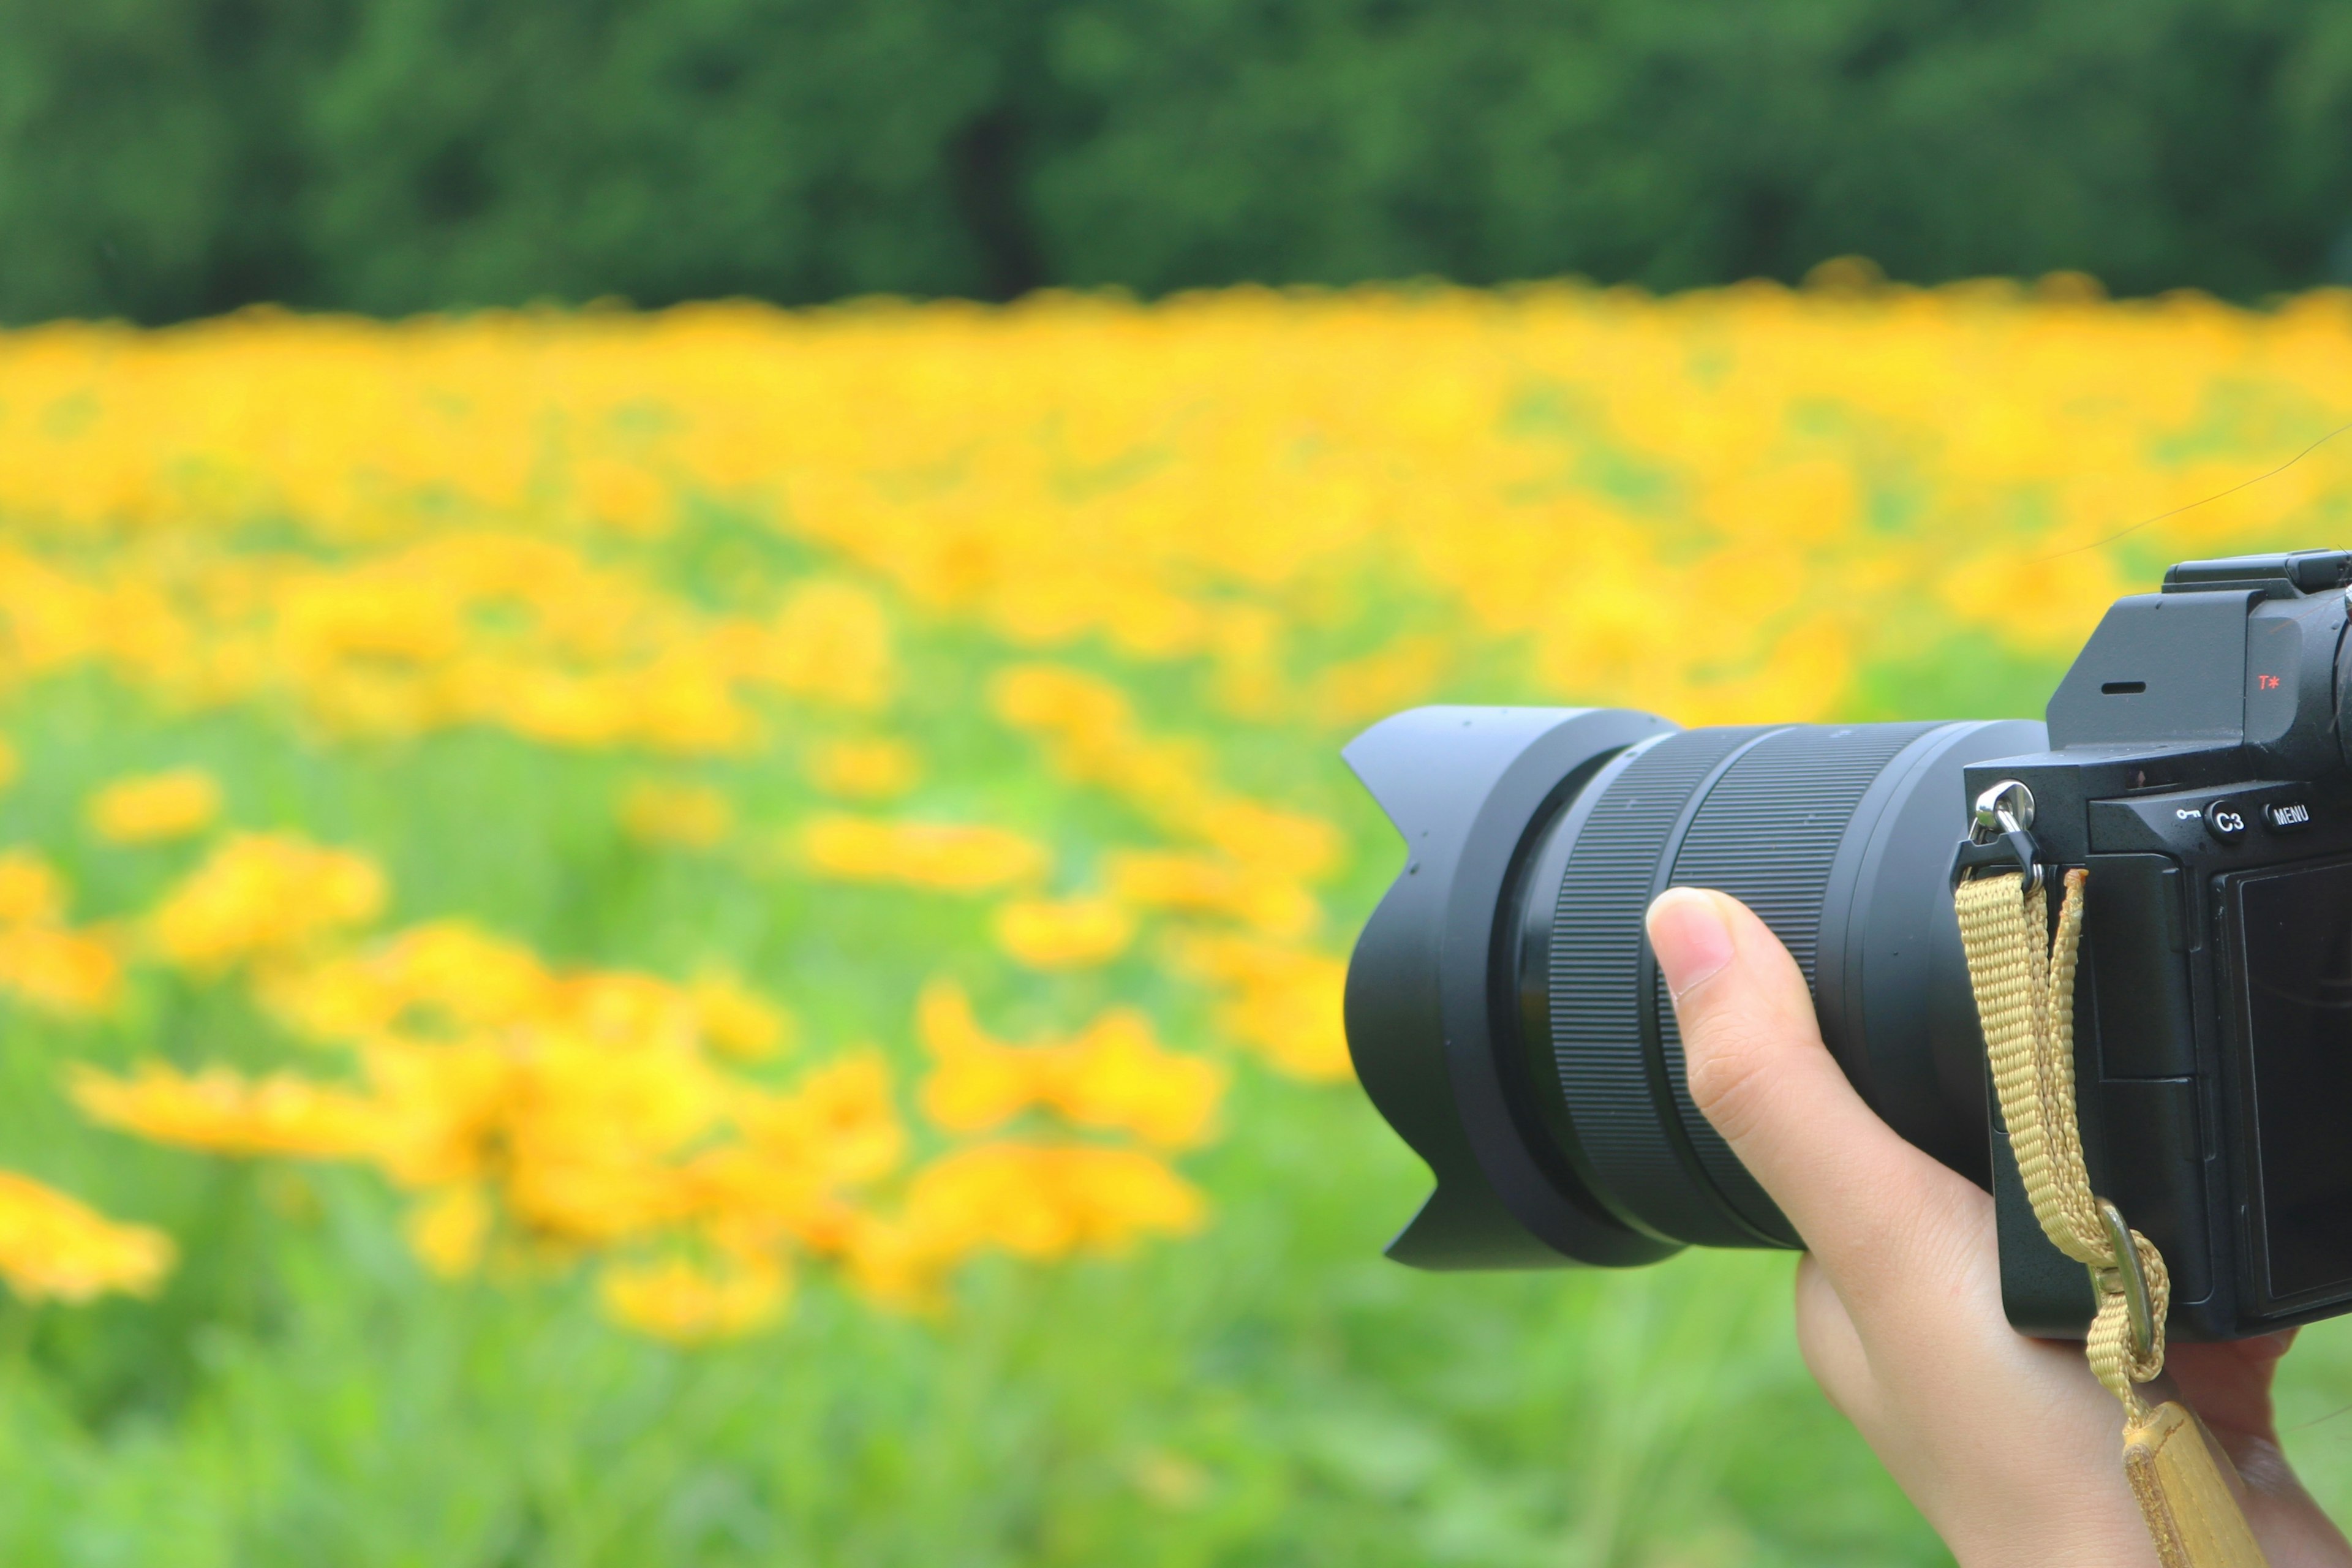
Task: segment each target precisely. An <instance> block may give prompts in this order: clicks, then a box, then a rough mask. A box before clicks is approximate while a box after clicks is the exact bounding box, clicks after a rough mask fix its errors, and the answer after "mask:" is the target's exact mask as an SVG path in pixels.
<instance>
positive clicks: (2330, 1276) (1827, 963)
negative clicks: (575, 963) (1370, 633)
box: [1345, 550, 2352, 1339]
mask: <svg viewBox="0 0 2352 1568" xmlns="http://www.w3.org/2000/svg"><path fill="white" fill-rule="evenodd" d="M2347 584H2352V553H2347V552H2343V551H2319V550H2314V551H2300V552H2294V553H2290V554H2282V555H2261V556H2242V557H2236V558H2232V559H2228V560H2217V561H2192V562H2184V563H2180V564H2178V565H2176V566H2174V567H2172V568H2171V569H2170V570H2169V571H2168V572H2167V573H2166V574H2165V577H2164V581H2163V585H2162V591H2161V592H2159V593H2155V594H2139V595H2129V596H2127V597H2125V598H2123V599H2119V600H2117V601H2116V603H2115V605H2112V606H2111V607H2110V608H2109V609H2108V610H2107V612H2106V614H2105V617H2104V618H2103V619H2102V620H2101V621H2100V623H2099V626H2098V628H2097V630H2096V631H2095V632H2094V633H2093V634H2092V636H2091V638H2090V640H2089V641H2088V642H2087V643H2086V644H2085V645H2084V647H2083V649H2082V651H2081V653H2080V654H2079V655H2077V656H2076V658H2075V659H2074V664H2073V667H2072V668H2070V669H2069V670H2068V671H2067V673H2066V676H2065V678H2064V679H2063V680H2062V681H2061V682H2060V683H2059V685H2058V687H2057V689H2056V691H2055V692H2054V693H2053V695H2052V697H2051V699H2050V703H2049V708H2048V710H2047V713H2046V724H2045V723H2035V722H2032V721H2021V720H1994V721H1936V722H1916V723H1882V724H1850V725H1823V724H1755V725H1742V726H1735V727H1725V728H1707V729H1696V730H1683V729H1680V728H1677V727H1676V726H1675V725H1674V724H1673V723H1671V722H1669V721H1666V720H1664V719H1662V718H1658V717H1656V716H1654V715H1652V714H1648V713H1641V712H1634V711H1630V710H1622V709H1541V708H1473V707H1432V708H1419V709H1414V710H1410V711H1408V712H1403V713H1399V714H1396V715H1394V716H1393V717H1391V718H1389V719H1386V720H1383V721H1381V722H1380V723H1378V724H1375V725H1373V726H1372V727H1371V728H1370V730H1368V731H1365V732H1364V733H1363V734H1361V735H1360V736H1359V737H1358V738H1357V739H1356V740H1355V741H1354V742H1351V743H1350V744H1349V747H1348V748H1347V751H1346V753H1345V754H1346V758H1347V761H1348V763H1349V766H1350V767H1352V768H1353V769H1354V771H1355V773H1356V774H1357V776H1358V777H1359V778H1360V780H1361V781H1362V782H1363V784H1364V785H1365V786H1366V788H1367V789H1369V790H1370V793H1371V795H1372V796H1373V797H1374V799H1375V800H1376V801H1378V803H1379V804H1380V805H1381V809H1382V810H1384V811H1385V812H1386V813H1387V814H1388V816H1389V817H1390V819H1391V821H1392V822H1393V823H1394V824H1395V826H1396V827H1397V829H1398V830H1399V832H1400V833H1401V834H1402V836H1403V838H1404V843H1405V862H1404V865H1403V867H1402V870H1401V871H1400V872H1399V874H1398V876H1397V878H1396V880H1395V881H1394V883H1393V884H1392V885H1391V887H1390V889H1389V890H1388V891H1387V893H1386V894H1385V895H1384V896H1383V897H1382V899H1381V903H1380V905H1379V907H1378V908H1377V909H1376V910H1374V912H1373V913H1372V915H1371V917H1370V921H1368V922H1367V923H1366V925H1365V927H1364V930H1363V932H1362V934H1361V936H1360V938H1359V940H1358V942H1357V943H1356V947H1355V952H1354V953H1353V956H1352V957H1351V959H1350V960H1349V969H1348V982H1347V996H1346V1023H1347V1034H1348V1042H1349V1051H1350V1053H1351V1055H1352V1057H1353V1059H1354V1062H1355V1067H1356V1072H1357V1076H1358V1078H1359V1079H1360V1081H1361V1082H1362V1084H1363V1086H1364V1088H1365V1089H1366V1091H1367V1092H1368V1094H1369V1095H1370V1098H1371V1100H1372V1102H1373V1104H1374V1106H1375V1107H1377V1108H1378V1110H1380V1112H1381V1115H1382V1116H1383V1117H1385V1118H1386V1119H1387V1121H1389V1123H1390V1124H1391V1126H1392V1127H1393V1128H1394V1129H1395V1130H1396V1131H1397V1132H1398V1133H1399V1134H1400V1135H1401V1136H1402V1138H1403V1139H1404V1140H1405V1142H1407V1143H1409V1144H1410V1145H1411V1146H1412V1148H1413V1150H1414V1151H1415V1152H1418V1153H1419V1154H1420V1156H1421V1157H1422V1159H1423V1161H1425V1162H1426V1163H1428V1165H1429V1167H1430V1170H1431V1172H1432V1173H1433V1175H1434V1176H1435V1178H1436V1189H1435V1191H1434V1192H1433V1194H1431V1195H1430V1197H1429V1199H1428V1200H1427V1202H1426V1203H1425V1204H1424V1205H1423V1206H1422V1208H1421V1210H1420V1211H1419V1212H1418V1213H1417V1214H1416V1215H1413V1217H1412V1220H1411V1221H1410V1222H1409V1223H1408V1224H1407V1225H1406V1226H1404V1228H1403V1229H1402V1231H1401V1232H1400V1233H1399V1234H1398V1235H1397V1237H1395V1239H1394V1240H1393V1241H1392V1242H1391V1244H1390V1246H1389V1248H1388V1251H1389V1255H1390V1256H1391V1258H1396V1259H1398V1260H1399V1261H1401V1262H1404V1263H1408V1264H1412V1265H1416V1266H1418V1267H1422V1268H1528V1267H1546V1266H1559V1265H1577V1264H1583V1265H1596V1266H1602V1267H1622V1266H1630V1265H1637V1264H1643V1263H1648V1262H1652V1261H1654V1260H1656V1259H1659V1258H1664V1257H1666V1256H1667V1255H1668V1254H1670V1253H1673V1252H1675V1251H1676V1250H1678V1249H1679V1248H1681V1247H1685V1246H1704V1247H1801V1246H1802V1245H1803V1244H1802V1241H1801V1238H1800V1237H1798V1236H1797V1234H1796V1233H1795V1231H1794V1230H1793V1229H1792V1228H1791V1227H1790V1225H1789V1222H1788V1221H1787V1219H1786V1218H1785V1217H1784V1216H1782V1215H1781V1214H1780V1211H1779V1209H1778V1208H1777V1207H1776V1206H1775V1205H1773V1203H1772V1201H1771V1200H1770V1198H1769V1197H1768V1196H1767V1195H1766V1194H1765V1193H1764V1192H1763V1190H1762V1189H1761V1188H1760V1187H1759V1186H1758V1185H1757V1184H1756V1183H1755V1181H1754V1180H1753V1179H1752V1178H1751V1177H1750V1176H1749V1175H1748V1173H1747V1171H1746V1170H1745V1169H1744V1168H1743V1167H1742V1166H1741V1165H1740V1163H1739V1162H1738V1159H1737V1158H1736V1157H1735V1156H1734V1155H1733V1153H1732V1152H1731V1150H1730V1149H1729V1147H1728V1146H1727V1145H1726V1144H1725V1142H1723V1140H1722V1139H1721V1138H1720V1137H1719V1136H1717V1133H1716V1132H1715V1131H1714V1129H1713V1128H1712V1127H1710V1126H1709V1125H1708V1124H1707V1122H1706V1119H1705V1118H1704V1117H1703V1116H1701V1115H1700V1114H1699V1112H1698V1110H1697V1108H1696V1106H1695V1105H1694V1104H1693V1103H1692V1100H1691V1097H1690V1093H1689V1089H1688V1086H1687V1084H1686V1083H1685V1074H1684V1065H1683V1051H1682V1043H1681V1039H1680V1037H1679V1036H1678V1035H1677V1033H1676V1030H1675V1015H1674V1007H1673V1004H1672V1000H1671V998H1669V996H1668V995H1667V994H1666V990H1665V986H1664V982H1663V981H1662V979H1661V978H1660V976H1659V973H1658V966H1657V963H1656V959H1655V957H1654V955H1653V954H1652V952H1650V950H1649V946H1648V943H1647V941H1646V939H1645V937H1644V935H1643V911H1644V910H1646V909H1647V907H1648V905H1649V903H1650V900H1652V899H1653V898H1654V897H1655V896H1656V895H1657V894H1658V893H1660V892H1662V891H1664V889H1667V888H1669V887H1675V886H1685V885H1686V886H1697V887H1707V888H1715V889H1721V890H1723V891H1724V892H1727V893H1729V894H1731V895H1733V896H1734V897H1736V898H1738V899H1739V900H1742V901H1744V902H1745V903H1747V904H1748V907H1749V908H1751V909H1753V910H1755V911H1756V912H1757V914H1758V915H1759V916H1761V917H1762V919H1763V920H1764V921H1765V923H1766V924H1767V925H1769V927H1770V928H1771V929H1772V931H1774V932H1775V933H1776V934H1777V935H1778V936H1779V937H1780V940H1781V941H1782V942H1784V943H1786V944H1787V946H1788V948H1789V951H1790V952H1791V953H1792V954H1793V955H1794V956H1795V958H1796V960H1797V963H1798V964H1799V965H1800V966H1801V968H1802V970H1803V972H1804V974H1805V978H1806V981H1807V982H1808V984H1810V985H1811V989H1812V994H1813V1001H1814V1005H1815V1010H1816V1012H1817V1015H1818V1016H1819V1018H1820V1021H1821V1026H1822V1037H1823V1039H1824V1041H1825V1042H1826V1043H1827V1045H1828V1047H1829V1048H1830V1050H1831V1051H1832V1053H1833V1054H1834V1056H1835V1058H1836V1059H1837V1061H1838V1062H1839V1064H1840V1066H1841V1067H1842V1068H1843V1069H1844V1071H1845V1073H1846V1075H1847V1077H1848V1078H1849V1079H1851V1080H1852V1082H1853V1085H1854V1087H1855V1088H1856V1089H1858V1090H1859V1091H1860V1092H1861V1094H1862V1096H1863V1098H1864V1100H1866V1101H1868V1102H1869V1104H1870V1105H1871V1106H1872V1108H1873V1109H1874V1110H1876V1111H1877V1112H1878V1114H1879V1115H1880V1116H1882V1117H1884V1118H1885V1120H1886V1121H1887V1122H1888V1123H1889V1124H1890V1125H1892V1126H1893V1127H1894V1128H1895V1131H1898V1132H1900V1133H1901V1134H1903V1135H1904V1136H1905V1137H1906V1138H1907V1139H1909V1140H1910V1141H1911V1142H1913V1143H1915V1144H1916V1145H1917V1146H1918V1147H1920V1148H1921V1149H1924V1150H1926V1151H1927V1152H1928V1153H1930V1154H1932V1155H1934V1156H1935V1157H1936V1158H1937V1159H1938V1160H1940V1161H1942V1162H1943V1163H1945V1164H1947V1165H1948V1166H1950V1167H1951V1168H1952V1169H1954V1170H1956V1171H1958V1172H1959V1173H1962V1174H1963V1175H1966V1176H1968V1177H1969V1178H1970V1179H1971V1180H1973V1181H1975V1182H1976V1183H1977V1184H1979V1185H1980V1186H1983V1187H1985V1188H1987V1189H1989V1190H1990V1192H1991V1193H1992V1194H1993V1197H1994V1203H1995V1213H1996V1216H1997V1221H1998V1226H1999V1232H2000V1272H2001V1290H2002V1296H2003V1300H2004V1304H2005V1306H2006V1309H2007V1310H2008V1314H2009V1317H2010V1321H2011V1322H2012V1323H2014V1324H2015V1325H2016V1326H2017V1327H2018V1328H2019V1329H2021V1330H2022V1331H2026V1332H2029V1333H2033V1334H2040V1335H2045V1336H2052V1337H2064V1336H2074V1337H2080V1336H2081V1334H2082V1333H2083V1332H2084V1327H2085V1325H2086V1324H2087V1323H2088V1322H2089V1321H2090V1319H2091V1316H2092V1313H2093V1306H2094V1303H2093V1298H2092V1291H2091V1286H2090V1282H2089V1279H2088V1278H2087V1276H2086V1274H2085V1271H2084V1268H2083V1267H2082V1266H2081V1265H2080V1264H2078V1263H2074V1262H2073V1261H2071V1260H2069V1259H2068V1258H2065V1257H2064V1256H2063V1255H2062V1254H2061V1253H2059V1252H2058V1251H2057V1249H2056V1248H2055V1247H2053V1246H2052V1245H2051V1244H2050V1242H2049V1241H2048V1240H2047V1239H2046V1238H2045V1237H2043V1235H2042V1230H2041V1227H2040V1226H2038V1225H2037V1224H2036V1223H2035V1221H2034V1218H2033V1214H2032V1207H2031V1205H2029V1203H2028V1202H2027V1199H2026V1194H2025V1190H2024V1187H2023V1185H2022V1184H2021V1181H2020V1179H2019V1176H2018V1173H2017V1166H2016V1163H2015V1161H2014V1159H2013V1158H2012V1157H2011V1154H2010V1152H2009V1147H2008V1141H2007V1138H2006V1135H2005V1134H2004V1132H2003V1131H2002V1129H2001V1126H2000V1113H1999V1109H1998V1107H1997V1105H1995V1104H1994V1103H1993V1102H1992V1098H1991V1095H1990V1089H1989V1085H1988V1082H1987V1073H1986V1068H1985V1060H1984V1044H1983V1037H1982V1035H1981V1034H1980V1032H1979V1025H1978V1020H1977V1015H1976V1007H1975V1003H1974V999H1973V995H1972V993H1971V991H1970V988H1969V976H1968V970H1967V963H1966V960H1965V958H1964V956H1963V954H1962V951H1961V946H1960V937H1959V931H1958V923H1957V921H1956V919H1955V916H1954V913H1953V907H1952V890H1953V888H1954V886H1955V885H1956V882H1957V880H1958V878H1960V877H1962V876H1969V875H1982V874H1988V873H1990V872H1995V871H1999V870H2001V869H2009V870H2022V871H2024V872H2026V873H2028V874H2034V875H2042V876H2045V877H2048V878H2050V879H2053V880H2054V879H2055V878H2056V877H2057V875H2058V874H2059V873H2060V872H2061V871H2062V870H2063V869H2064V868H2074V867H2082V868H2087V870H2088V872H2089V882H2088V885H2087V900H2088V901H2087V916H2086V920H2085V922H2084V939H2083V952H2082V962H2081V968H2080V970H2079V972H2078V974H2077V978H2076V982H2075V994H2074V1007H2075V1019H2074V1048H2075V1077H2076V1084H2077V1094H2078V1099H2079V1111H2080V1117H2081V1122H2082V1136H2083V1142H2084V1154H2085V1159H2086V1162H2087V1163H2088V1166H2089V1170H2090V1174H2091V1180H2092V1184H2093V1185H2094V1187H2095V1189H2096V1191H2097V1192H2098V1193H2099V1194H2101V1195H2102V1196H2103V1197H2105V1198H2108V1199H2110V1200H2112V1201H2113V1202H2114V1203H2115V1204H2116V1206H2117V1207H2119V1208H2120V1209H2121V1211H2122V1212H2123V1214H2124V1215H2126V1217H2127V1218H2128V1220H2129V1222H2130V1224H2131V1225H2133V1226H2136V1227H2137V1228H2138V1229H2139V1230H2141V1231H2142V1232H2143V1233H2145V1234H2146V1235H2147V1237H2148V1238H2149V1239H2150V1240H2152V1241H2154V1242H2155V1243H2156V1244H2157V1246H2158V1247H2160V1248H2161V1249H2162V1251H2163V1254H2164V1257H2165V1259H2166V1261H2167V1263H2168V1265H2169V1267H2170V1269H2171V1275H2172V1282H2173V1284H2172V1304H2171V1314H2170V1318H2169V1321H2168V1327H2169V1329H2170V1331H2172V1332H2173V1333H2175V1334H2176V1335H2178V1336H2179V1337H2182V1338H2188V1339H2232V1338H2238V1337H2242V1336H2243V1335H2247V1334H2252V1333H2257V1332H2262V1331H2269V1330H2273V1329H2278V1328H2282V1327H2284V1326H2286V1325H2289V1324H2293V1323H2299V1322H2305V1321H2311V1320H2313V1319H2315V1318H2322V1317H2326V1316H2328V1315H2330V1314H2333V1313H2336V1312H2342V1311H2345V1310H2352V714H2347V703H2352V647H2347V639H2346V637H2345V622H2346V608H2347ZM1979 804H1980V805H1981V806H1982V810H1981V812H1978V811H1976V810H1973V809H1972V807H1974V806H1976V805H1979Z"/></svg>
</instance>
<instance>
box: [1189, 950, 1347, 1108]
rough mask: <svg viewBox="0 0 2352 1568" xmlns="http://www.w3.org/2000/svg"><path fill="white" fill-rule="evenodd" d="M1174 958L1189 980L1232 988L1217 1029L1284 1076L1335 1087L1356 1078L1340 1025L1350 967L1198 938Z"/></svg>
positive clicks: (1301, 954) (1295, 953)
mask: <svg viewBox="0 0 2352 1568" xmlns="http://www.w3.org/2000/svg"><path fill="white" fill-rule="evenodd" d="M1174 954H1175V958H1176V963H1177V967H1178V968H1179V969H1180V970H1181V971H1182V972H1183V973H1188V974H1191V975H1192V976H1194V977H1196V978H1198V979H1201V980H1204V981H1207V982H1209V983H1211V984H1216V985H1221V986H1224V987H1226V988H1227V995H1228V998H1229V999H1228V1000H1227V1001H1226V1002H1225V1003H1224V1005H1223V1006H1222V1007H1220V1008H1219V1010H1218V1014H1217V1016H1218V1021H1219V1022H1220V1023H1221V1024H1222V1025H1223V1026H1224V1027H1225V1028H1226V1029H1227V1030H1229V1031H1231V1032H1232V1033H1233V1034H1234V1035H1235V1036H1237V1037H1240V1038H1241V1039H1242V1040H1244V1041H1245V1042H1247V1043H1248V1044H1249V1045H1251V1046H1254V1047H1256V1048H1257V1049H1258V1050H1259V1051H1260V1052H1262V1053H1264V1054H1265V1057H1266V1058H1267V1059H1268V1060H1270V1061H1272V1062H1273V1063H1274V1064H1275V1065H1276V1067H1279V1068H1282V1069H1283V1070H1284V1071H1285V1072H1287V1073H1289V1074H1291V1075H1292V1076H1294V1077H1297V1078H1303V1079H1323V1080H1336V1079H1344V1078H1346V1077H1348V1076H1349V1073H1350V1072H1351V1071H1352V1070H1353V1069H1352V1068H1351V1066H1350V1065H1349V1058H1348V1037H1347V1034H1346V1031H1345V1029H1344V1027H1343V1026H1342V1024H1341V1021H1340V996H1341V993H1342V992H1343V990H1344V989H1345V987H1346V984H1347V978H1348V966H1347V964H1346V963H1345V962H1344V961H1342V960H1340V959H1337V958H1326V957H1324V956H1323V955H1322V954H1320V953H1314V952H1300V951H1299V950H1297V949H1296V948H1289V947H1279V946H1276V945H1273V944H1270V943H1266V942H1253V941H1250V940H1249V939H1247V938H1244V937H1237V936H1228V935H1208V934H1203V933H1197V932H1196V933H1192V934H1189V935H1186V936H1183V937H1181V938H1179V939H1178V941H1177V942H1175V944H1174Z"/></svg>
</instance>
